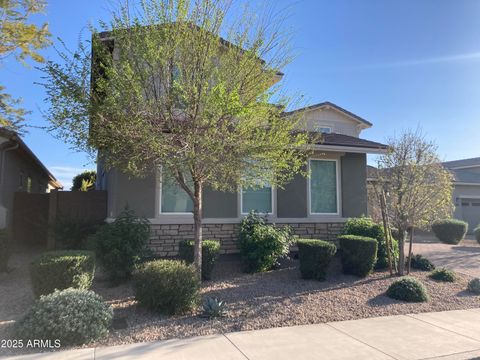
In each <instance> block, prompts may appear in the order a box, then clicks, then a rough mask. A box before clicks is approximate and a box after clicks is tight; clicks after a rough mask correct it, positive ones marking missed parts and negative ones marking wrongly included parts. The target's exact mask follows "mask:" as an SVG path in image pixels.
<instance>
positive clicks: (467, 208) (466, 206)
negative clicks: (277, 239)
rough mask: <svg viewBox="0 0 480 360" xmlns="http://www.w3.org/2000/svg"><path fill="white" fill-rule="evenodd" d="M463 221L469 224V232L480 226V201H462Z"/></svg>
mask: <svg viewBox="0 0 480 360" xmlns="http://www.w3.org/2000/svg"><path fill="white" fill-rule="evenodd" d="M461 207H462V212H461V214H462V219H463V221H466V222H467V223H468V229H469V230H468V232H469V233H472V232H473V229H475V228H476V227H477V225H479V224H480V199H461Z"/></svg>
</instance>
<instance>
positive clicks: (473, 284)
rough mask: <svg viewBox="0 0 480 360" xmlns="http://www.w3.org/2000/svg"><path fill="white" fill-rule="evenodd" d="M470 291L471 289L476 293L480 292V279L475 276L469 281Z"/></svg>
mask: <svg viewBox="0 0 480 360" xmlns="http://www.w3.org/2000/svg"><path fill="white" fill-rule="evenodd" d="M467 289H468V291H471V292H473V293H475V294H480V279H479V278H475V279H472V280H470V281H469V282H468V287H467Z"/></svg>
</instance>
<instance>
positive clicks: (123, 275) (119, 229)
mask: <svg viewBox="0 0 480 360" xmlns="http://www.w3.org/2000/svg"><path fill="white" fill-rule="evenodd" d="M149 237H150V226H149V222H148V220H147V219H142V218H138V217H136V216H135V213H134V212H133V211H131V210H129V209H126V210H124V211H123V212H122V213H121V214H120V215H119V216H118V217H117V218H116V219H115V221H114V222H113V223H111V224H105V225H103V226H102V227H100V229H99V230H98V231H97V233H96V234H95V235H94V236H93V238H92V243H93V244H92V246H93V248H94V249H95V254H96V255H97V259H98V260H99V261H100V262H101V264H102V265H103V267H104V268H105V270H106V272H107V273H108V275H109V277H110V279H111V280H112V281H114V282H120V281H123V280H126V279H127V278H129V277H130V275H131V274H132V272H133V270H134V269H135V267H136V266H137V265H138V264H139V263H140V262H141V260H142V259H143V258H144V257H146V256H148V251H149V249H148V245H147V244H148V240H149Z"/></svg>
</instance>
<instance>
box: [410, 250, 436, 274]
mask: <svg viewBox="0 0 480 360" xmlns="http://www.w3.org/2000/svg"><path fill="white" fill-rule="evenodd" d="M407 264H408V258H407ZM410 266H411V268H412V269H417V270H422V271H432V270H434V269H435V265H433V264H432V263H431V262H430V260H428V259H427V258H426V257H423V256H422V255H420V254H417V255H413V254H412V261H411V262H410Z"/></svg>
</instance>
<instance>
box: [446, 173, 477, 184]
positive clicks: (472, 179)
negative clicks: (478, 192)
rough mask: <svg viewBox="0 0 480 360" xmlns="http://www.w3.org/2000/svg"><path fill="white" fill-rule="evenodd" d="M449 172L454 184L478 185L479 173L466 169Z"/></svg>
mask: <svg viewBox="0 0 480 360" xmlns="http://www.w3.org/2000/svg"><path fill="white" fill-rule="evenodd" d="M450 172H451V173H452V174H453V177H454V180H455V182H460V183H468V184H479V185H480V174H479V173H475V172H473V171H469V170H467V169H450Z"/></svg>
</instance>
